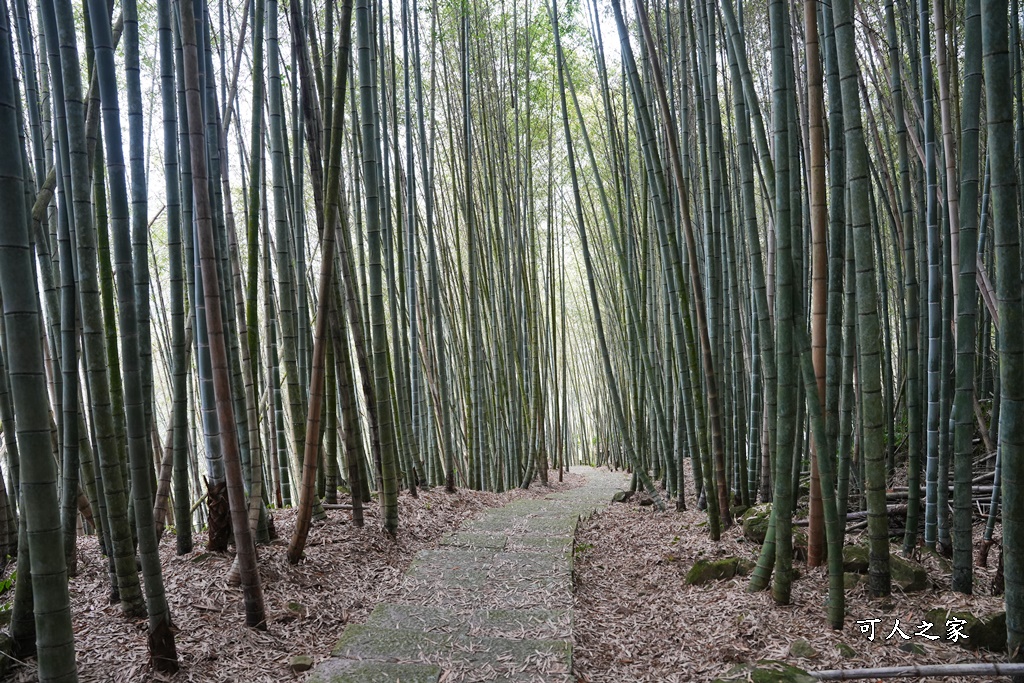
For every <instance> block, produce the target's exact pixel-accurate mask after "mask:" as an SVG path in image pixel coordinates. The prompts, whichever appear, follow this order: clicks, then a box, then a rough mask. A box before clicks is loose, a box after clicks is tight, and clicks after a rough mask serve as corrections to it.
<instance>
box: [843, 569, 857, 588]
mask: <svg viewBox="0 0 1024 683" xmlns="http://www.w3.org/2000/svg"><path fill="white" fill-rule="evenodd" d="M860 579H861V575H860V574H856V573H854V572H844V573H843V588H845V589H846V590H850V589H851V588H854V587H856V586H857V584H859V583H860Z"/></svg>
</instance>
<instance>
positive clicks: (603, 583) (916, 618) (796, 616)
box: [573, 496, 1009, 683]
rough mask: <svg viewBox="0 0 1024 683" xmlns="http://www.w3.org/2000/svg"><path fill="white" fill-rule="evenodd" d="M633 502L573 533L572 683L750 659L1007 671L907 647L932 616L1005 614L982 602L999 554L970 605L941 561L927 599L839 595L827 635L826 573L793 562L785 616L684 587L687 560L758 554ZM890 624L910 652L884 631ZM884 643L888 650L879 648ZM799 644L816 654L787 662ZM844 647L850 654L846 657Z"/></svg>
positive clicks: (991, 599) (698, 519)
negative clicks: (871, 626) (842, 616)
mask: <svg viewBox="0 0 1024 683" xmlns="http://www.w3.org/2000/svg"><path fill="white" fill-rule="evenodd" d="M640 497H641V496H634V497H633V498H632V499H631V500H630V501H629V502H627V503H624V504H614V505H611V506H609V507H607V508H605V510H604V511H603V512H600V513H598V514H597V515H595V516H594V517H592V518H591V519H590V520H589V521H587V522H584V523H583V524H581V525H580V529H579V530H578V531H577V534H576V575H577V584H576V607H575V610H574V614H575V624H574V635H575V641H576V642H575V648H574V650H573V661H574V668H575V670H576V672H577V675H578V680H579V681H580V682H581V683H600V682H605V681H607V682H612V681H615V682H618V681H695V682H699V681H709V680H711V679H714V678H716V677H718V676H721V675H723V674H725V673H726V672H728V671H729V670H730V669H731V668H733V667H734V666H736V665H737V664H738V663H744V662H753V661H757V660H759V659H775V660H782V661H785V662H787V663H789V664H793V665H795V666H798V667H800V668H803V669H806V670H808V671H815V670H824V669H839V668H860V667H875V666H901V665H913V664H916V665H922V664H950V663H954V662H984V661H1006V659H1005V655H1002V656H1000V655H994V654H991V653H987V652H985V651H977V652H972V651H969V650H966V649H963V648H961V647H959V646H958V645H955V644H952V643H949V642H946V641H944V640H941V639H940V640H937V641H934V642H932V641H930V640H928V639H926V638H924V637H920V636H916V635H915V634H916V632H917V629H920V626H921V622H922V620H923V619H924V617H925V613H926V612H927V611H929V610H932V609H936V608H943V609H950V610H954V611H956V610H965V611H969V612H971V613H972V614H974V615H978V616H982V615H989V614H994V613H996V612H1000V611H1002V610H1003V609H1004V607H1003V600H1002V597H1001V596H993V595H992V591H991V585H992V577H993V574H994V572H995V570H994V566H995V564H996V559H997V558H998V553H999V549H998V546H994V547H993V548H992V552H991V553H990V561H989V564H990V565H991V568H989V569H981V568H977V567H976V568H975V570H974V571H975V577H974V586H975V593H976V594H975V595H974V596H965V595H962V594H960V593H954V592H952V591H951V590H950V579H949V574H948V572H944V571H942V570H941V569H940V568H939V562H940V561H939V560H937V559H935V558H934V557H927V556H926V557H925V559H924V560H923V564H924V565H925V567H927V568H928V575H929V579H930V580H931V582H932V587H931V588H930V589H928V590H925V591H921V592H914V593H903V592H901V591H900V590H899V589H898V588H894V592H893V595H892V596H891V597H890V598H886V599H872V598H870V597H869V596H868V593H867V589H866V587H865V586H864V584H863V583H860V584H858V585H857V586H855V587H854V588H852V589H849V590H847V591H846V607H847V612H846V614H847V618H846V622H845V626H844V628H843V630H842V631H833V630H832V629H831V628H830V627H829V624H828V622H827V620H826V611H825V610H826V607H825V599H826V596H827V594H828V575H827V571H826V569H825V568H823V567H822V568H815V569H809V568H807V566H806V564H805V563H800V562H794V566H795V567H798V568H799V572H800V578H799V579H797V580H796V581H794V583H793V592H792V604H790V605H787V606H777V605H775V604H774V603H773V601H772V597H771V595H770V593H769V592H767V591H763V592H759V593H754V594H751V593H748V592H747V591H746V587H747V583H748V581H749V579H748V577H736V578H733V579H729V580H725V581H717V582H712V583H709V584H706V585H699V586H689V585H687V584H686V583H685V581H684V577H685V575H686V572H687V571H688V570H689V569H690V568H691V567H692V566H693V564H694V562H695V560H697V559H719V558H724V557H728V556H734V557H741V558H748V559H750V560H756V559H757V554H758V552H759V550H760V545H757V544H754V543H752V542H750V541H748V540H746V539H745V538H744V536H743V532H742V529H741V528H740V527H739V525H734V526H733V527H732V528H730V529H728V530H726V531H724V532H723V533H722V540H721V541H719V542H718V543H715V542H714V541H711V540H710V538H709V536H708V531H707V515H706V514H705V513H704V512H700V511H696V510H693V509H691V510H689V511H687V512H675V511H674V510H673V511H668V512H657V511H656V510H655V508H654V507H653V506H645V507H641V506H640V505H639V502H638V501H639V499H640ZM692 500H693V498H690V501H688V502H692ZM981 532H982V528H981V527H979V526H976V527H975V533H974V538H976V539H979V538H981ZM860 533H861V532H854V533H852V534H850V535H848V543H849V542H855V541H856V540H858V537H859V535H860ZM998 535H999V527H997V531H996V536H997V537H998ZM892 547H893V549H895V548H896V547H897V546H892ZM897 618H898V619H899V620H900V624H901V626H900V628H901V630H903V631H905V632H906V633H907V635H909V636H910V639H909V640H903V639H902V637H900V636H899V634H898V633H895V632H893V631H892V630H893V625H894V623H895V619H897ZM868 619H879V620H880V621H879V622H878V623H876V624H875V627H876V631H875V637H874V640H869V639H868V634H867V633H862V632H861V627H860V626H859V625H858V624H857V623H856V622H857V621H858V620H868ZM865 626H868V625H867V624H865ZM943 626H944V624H938V623H937V624H935V626H934V628H932V629H931V630H930V631H928V632H929V633H931V634H937V633H941V632H942V631H943V630H944V628H943ZM890 632H892V638H889V639H887V638H886V636H887V635H888V634H890ZM798 639H804V640H806V641H807V643H808V644H809V645H810V646H811V648H812V649H813V650H814V651H815V654H814V655H813V656H811V657H809V658H800V657H798V656H796V654H795V653H792V652H791V649H790V648H791V646H792V644H793V642H794V641H796V640H798ZM842 646H846V647H847V648H849V649H847V650H845V653H846V656H845V657H844V653H843V651H842V650H844V649H845V648H843V647H842ZM900 646H903V648H905V649H901V647H900ZM907 650H911V651H907ZM807 654H810V653H809V652H808V653H807ZM901 680H922V679H906V678H904V679H901ZM927 680H929V681H936V680H943V681H965V682H966V681H972V682H976V681H978V680H982V679H979V678H973V679H969V678H954V677H949V678H932V677H929V678H928V679H927ZM985 680H1006V681H1008V680H1009V679H1008V678H1003V679H991V678H986V679H985Z"/></svg>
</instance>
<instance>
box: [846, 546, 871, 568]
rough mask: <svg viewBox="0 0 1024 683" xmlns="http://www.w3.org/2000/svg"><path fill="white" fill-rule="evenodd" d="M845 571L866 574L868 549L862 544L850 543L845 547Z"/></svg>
mask: <svg viewBox="0 0 1024 683" xmlns="http://www.w3.org/2000/svg"><path fill="white" fill-rule="evenodd" d="M843 571H844V572H853V573H854V574H866V573H867V571H868V549H867V548H866V547H865V546H862V545H848V546H845V547H844V548H843Z"/></svg>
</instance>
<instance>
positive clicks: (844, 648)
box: [836, 643, 857, 659]
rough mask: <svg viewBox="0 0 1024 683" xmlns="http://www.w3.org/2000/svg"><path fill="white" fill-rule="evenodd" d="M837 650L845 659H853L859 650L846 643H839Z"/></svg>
mask: <svg viewBox="0 0 1024 683" xmlns="http://www.w3.org/2000/svg"><path fill="white" fill-rule="evenodd" d="M836 652H838V653H839V654H840V656H842V658H843V659H852V658H854V657H856V656H857V651H856V650H854V649H853V648H852V647H850V646H849V645H847V644H846V643H837V644H836Z"/></svg>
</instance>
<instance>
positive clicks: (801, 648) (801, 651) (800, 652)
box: [789, 638, 818, 659]
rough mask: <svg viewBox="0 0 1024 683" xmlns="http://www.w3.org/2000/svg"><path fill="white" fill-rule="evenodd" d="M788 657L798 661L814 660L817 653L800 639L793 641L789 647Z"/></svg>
mask: <svg viewBox="0 0 1024 683" xmlns="http://www.w3.org/2000/svg"><path fill="white" fill-rule="evenodd" d="M789 655H790V656H791V657H797V658H799V659H815V658H817V656H818V651H817V650H815V649H814V647H812V646H811V644H810V643H808V642H807V641H806V640H804V639H803V638H800V639H798V640H794V641H793V644H792V645H790V646H789Z"/></svg>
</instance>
